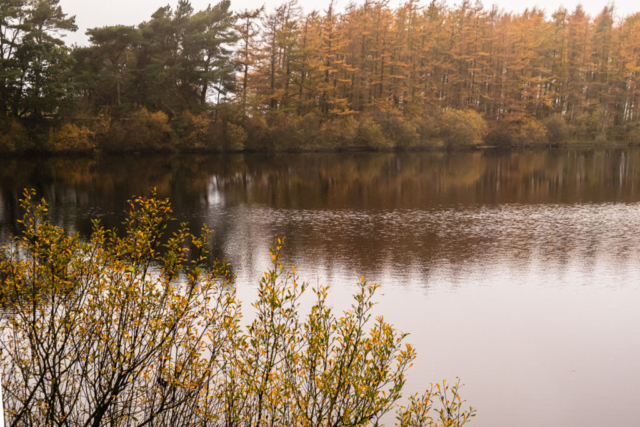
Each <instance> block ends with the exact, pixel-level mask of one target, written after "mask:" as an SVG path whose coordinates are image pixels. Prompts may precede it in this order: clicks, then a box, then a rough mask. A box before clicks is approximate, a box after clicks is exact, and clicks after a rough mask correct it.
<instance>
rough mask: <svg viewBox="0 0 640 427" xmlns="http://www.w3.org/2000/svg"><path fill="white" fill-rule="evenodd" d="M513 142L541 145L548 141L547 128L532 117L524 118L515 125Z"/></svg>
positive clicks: (521, 144)
mask: <svg viewBox="0 0 640 427" xmlns="http://www.w3.org/2000/svg"><path fill="white" fill-rule="evenodd" d="M514 134H515V135H514V136H515V138H514V142H515V144H516V145H519V146H524V145H543V144H546V143H547V142H548V140H547V128H546V127H545V125H544V124H542V123H541V122H540V121H538V120H536V119H534V118H531V117H529V118H526V119H524V120H522V121H520V123H518V124H516V125H515V132H514Z"/></svg>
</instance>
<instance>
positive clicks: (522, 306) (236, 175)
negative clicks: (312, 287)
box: [0, 149, 640, 427]
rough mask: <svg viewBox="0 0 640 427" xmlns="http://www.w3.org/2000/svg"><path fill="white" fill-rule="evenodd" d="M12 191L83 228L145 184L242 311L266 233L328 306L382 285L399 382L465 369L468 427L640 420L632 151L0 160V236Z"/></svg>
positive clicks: (117, 213) (7, 226)
mask: <svg viewBox="0 0 640 427" xmlns="http://www.w3.org/2000/svg"><path fill="white" fill-rule="evenodd" d="M24 187H33V188H35V189H36V190H37V191H38V192H39V194H40V195H41V196H44V197H45V198H46V199H47V200H48V201H49V202H50V203H51V217H52V219H53V221H54V222H56V223H58V224H60V225H63V226H64V227H65V228H67V229H68V230H73V231H79V232H80V233H82V234H85V235H86V234H87V233H89V232H90V229H91V222H90V220H91V219H92V218H99V219H101V220H102V222H103V224H104V225H106V226H109V227H112V226H118V225H119V224H120V222H121V221H122V218H123V211H124V210H125V204H126V200H127V199H129V198H130V197H131V196H132V195H133V194H136V195H145V194H148V190H149V189H150V188H151V187H157V190H158V193H159V195H160V196H162V197H170V198H171V201H172V203H173V207H174V211H175V215H176V216H177V217H178V218H179V219H180V220H181V221H185V222H189V223H190V224H191V225H192V227H193V228H196V229H197V228H199V226H200V225H201V224H202V223H207V224H208V225H209V227H210V228H211V229H212V230H213V231H214V242H213V248H212V249H213V252H214V254H215V255H216V256H218V257H228V258H229V260H230V261H231V262H232V263H233V269H234V272H235V273H236V274H237V277H238V280H237V282H238V292H239V294H240V296H241V298H242V299H243V301H245V302H247V301H251V300H252V299H253V298H254V297H255V289H256V285H257V281H258V279H259V277H260V274H261V272H262V271H263V270H264V269H265V268H266V267H267V266H268V262H269V254H268V247H269V245H270V242H271V240H272V239H273V236H274V234H278V235H280V236H282V235H284V236H286V241H287V244H286V247H285V259H284V261H285V264H288V265H296V266H298V272H299V274H300V276H301V277H302V278H304V279H306V280H308V281H310V282H312V283H316V282H317V281H319V282H321V283H324V284H329V285H331V287H332V297H331V302H332V304H333V305H334V306H335V307H336V308H337V309H342V308H346V307H348V306H349V304H350V300H349V295H350V294H351V293H352V292H353V291H354V289H355V286H354V285H355V284H356V283H357V282H358V280H359V277H360V275H361V274H363V275H364V276H365V277H366V278H367V279H368V280H370V281H375V282H378V283H382V284H383V287H382V289H381V291H380V294H379V297H378V300H379V302H380V304H379V306H378V308H377V310H378V312H381V313H384V314H385V316H386V317H387V319H388V320H390V321H391V322H392V323H393V324H394V325H396V326H397V327H398V328H399V329H401V330H403V331H405V332H409V333H410V334H411V335H410V337H409V338H408V339H409V341H410V342H412V343H413V344H415V345H416V347H417V350H418V355H419V357H418V360H417V361H416V364H415V366H414V368H413V369H412V371H411V374H410V375H409V377H410V380H409V382H408V384H407V389H408V390H409V391H418V390H420V389H421V388H424V385H425V384H428V383H429V382H432V381H440V380H442V379H447V380H453V379H455V377H456V376H459V377H461V378H462V381H463V382H464V383H465V384H466V386H465V388H464V393H463V394H464V395H465V397H466V398H467V400H468V401H469V402H470V403H471V404H472V405H473V406H475V407H477V409H478V417H477V418H476V419H475V420H474V421H473V423H472V424H471V425H475V426H477V427H488V426H496V427H503V426H504V427H507V426H523V427H528V426H531V427H539V426H563V427H564V426H581V427H590V426H602V425H607V426H620V427H625V426H637V425H638V422H639V421H638V416H637V411H636V409H637V405H638V401H639V399H640V308H639V303H640V149H625V150H601V151H583V150H569V151H564V150H558V151H542V152H519V153H501V152H492V151H487V152H478V153H452V154H444V153H406V154H370V153H357V154H299V155H278V156H266V155H237V156H227V157H220V156H203V157H200V156H180V157H153V158H143V157H140V158H137V157H129V158H126V159H124V158H109V157H106V158H102V159H61V158H56V159H47V160H25V159H14V160H0V192H1V198H0V240H1V241H6V239H8V237H9V235H10V234H12V233H15V231H16V230H15V228H14V227H15V220H16V218H18V216H19V215H20V212H19V209H18V205H17V200H18V198H19V195H20V193H21V189H22V188H24ZM249 311H250V310H249V308H248V307H247V308H245V313H247V314H249Z"/></svg>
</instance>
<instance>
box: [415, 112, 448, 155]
mask: <svg viewBox="0 0 640 427" xmlns="http://www.w3.org/2000/svg"><path fill="white" fill-rule="evenodd" d="M411 122H412V123H413V124H414V126H415V127H416V131H417V132H418V135H419V136H420V146H422V147H433V148H437V147H439V146H441V145H442V140H441V139H440V135H441V133H442V132H441V129H440V124H439V122H438V120H437V119H436V117H433V116H423V117H416V118H414V119H412V120H411Z"/></svg>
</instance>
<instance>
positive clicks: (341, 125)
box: [318, 116, 360, 148]
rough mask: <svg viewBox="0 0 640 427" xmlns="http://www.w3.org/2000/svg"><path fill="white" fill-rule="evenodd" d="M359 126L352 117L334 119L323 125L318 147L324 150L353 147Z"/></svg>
mask: <svg viewBox="0 0 640 427" xmlns="http://www.w3.org/2000/svg"><path fill="white" fill-rule="evenodd" d="M359 126H360V124H359V123H358V121H357V120H356V119H355V118H353V117H352V116H348V117H340V118H335V119H333V120H329V121H327V122H325V123H323V125H322V128H321V132H320V135H319V139H320V141H321V142H320V143H319V144H318V145H320V146H322V147H325V148H348V147H353V146H354V144H355V143H356V138H357V137H358V127H359Z"/></svg>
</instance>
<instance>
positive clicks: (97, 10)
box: [60, 0, 640, 44]
mask: <svg viewBox="0 0 640 427" xmlns="http://www.w3.org/2000/svg"><path fill="white" fill-rule="evenodd" d="M362 1H363V0H358V1H356V2H357V3H361V2H362ZM400 1H401V0H391V5H392V6H396V5H398V4H399V3H400ZM348 2H349V0H337V5H338V6H339V8H341V7H343V6H344V5H346V4H347V3H348ZM428 2H429V0H423V1H422V3H424V4H427V3H428ZM176 3H177V0H106V1H105V0H60V4H61V5H62V8H63V10H64V11H65V12H66V13H68V14H69V15H75V16H76V22H77V24H78V27H79V30H78V32H77V33H75V34H70V35H69V36H67V39H66V40H67V43H68V44H72V43H79V44H86V41H87V37H86V36H85V31H86V30H87V28H93V27H102V26H105V25H116V24H121V25H136V24H139V23H140V22H142V21H145V20H148V19H149V17H150V16H151V14H152V13H153V12H155V11H156V10H157V9H158V8H159V7H162V6H166V5H167V4H170V5H172V6H173V5H175V4H176ZM215 3H216V1H215V0H214V1H211V0H191V4H192V5H193V7H194V9H196V10H201V9H204V8H206V7H207V5H209V4H215ZM282 3H283V0H266V1H265V0H231V7H232V9H233V10H243V9H245V8H249V9H251V8H255V7H259V6H261V5H263V4H266V6H267V8H273V7H275V6H278V5H280V4H282ZM327 3H328V0H299V4H300V5H301V6H302V7H303V9H304V10H305V12H310V11H312V10H316V9H322V8H324V7H326V4H327ZM447 3H448V4H450V5H455V4H458V3H459V1H458V0H456V1H453V0H447ZM483 3H484V5H485V7H487V8H489V7H490V6H491V5H493V4H496V5H498V7H500V8H502V9H504V10H505V11H512V12H521V11H522V10H524V9H525V8H527V7H533V6H538V7H540V8H543V9H544V10H546V11H547V13H550V12H553V11H554V10H556V9H557V8H558V7H559V6H560V5H563V6H564V7H565V8H567V9H569V10H573V9H574V8H575V7H576V5H578V4H582V6H583V7H584V9H585V10H586V11H587V12H588V13H589V14H591V15H592V16H593V15H596V14H597V13H599V12H600V11H601V10H602V8H603V7H604V6H605V5H606V4H608V0H582V1H580V0H565V1H558V0H518V1H515V0H485V1H484V2H483ZM615 6H616V12H617V15H618V16H626V15H628V14H631V13H635V12H640V2H638V0H623V1H618V2H617V3H615Z"/></svg>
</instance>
